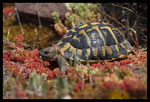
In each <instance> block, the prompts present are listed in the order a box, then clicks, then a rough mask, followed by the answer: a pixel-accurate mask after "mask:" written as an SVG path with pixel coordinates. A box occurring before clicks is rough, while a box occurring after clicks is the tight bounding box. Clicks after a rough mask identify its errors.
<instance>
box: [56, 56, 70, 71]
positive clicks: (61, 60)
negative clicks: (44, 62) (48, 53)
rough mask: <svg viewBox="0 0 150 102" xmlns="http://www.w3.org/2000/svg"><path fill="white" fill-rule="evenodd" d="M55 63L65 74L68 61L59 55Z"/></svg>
mask: <svg viewBox="0 0 150 102" xmlns="http://www.w3.org/2000/svg"><path fill="white" fill-rule="evenodd" d="M57 62H58V65H59V68H60V70H61V71H62V72H65V70H66V69H67V68H68V67H69V63H68V61H67V60H66V59H65V58H64V57H63V56H61V55H59V56H58V60H57Z"/></svg>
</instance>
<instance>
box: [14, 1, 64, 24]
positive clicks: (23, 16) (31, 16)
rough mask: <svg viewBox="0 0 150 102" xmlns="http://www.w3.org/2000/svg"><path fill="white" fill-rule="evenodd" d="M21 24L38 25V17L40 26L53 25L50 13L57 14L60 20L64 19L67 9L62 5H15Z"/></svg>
mask: <svg viewBox="0 0 150 102" xmlns="http://www.w3.org/2000/svg"><path fill="white" fill-rule="evenodd" d="M15 7H16V8H17V11H18V14H19V17H20V20H21V22H23V23H28V22H30V23H34V24H36V25H39V19H38V15H39V17H40V20H41V25H44V26H50V24H52V23H54V22H53V19H52V16H51V13H53V12H58V13H59V15H60V19H61V20H64V19H65V12H66V10H67V7H66V6H65V4H64V3H15Z"/></svg>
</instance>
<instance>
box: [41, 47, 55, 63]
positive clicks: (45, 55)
mask: <svg viewBox="0 0 150 102" xmlns="http://www.w3.org/2000/svg"><path fill="white" fill-rule="evenodd" d="M39 56H41V57H42V59H43V60H45V61H55V60H56V59H57V56H58V51H57V47H56V46H55V45H53V46H51V47H47V48H44V49H41V50H40V52H39Z"/></svg>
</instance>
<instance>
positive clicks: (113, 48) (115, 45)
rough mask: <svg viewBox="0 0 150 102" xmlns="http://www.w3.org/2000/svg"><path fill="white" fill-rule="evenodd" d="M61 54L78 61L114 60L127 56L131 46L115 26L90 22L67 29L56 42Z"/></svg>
mask: <svg viewBox="0 0 150 102" xmlns="http://www.w3.org/2000/svg"><path fill="white" fill-rule="evenodd" d="M56 45H57V47H58V50H59V52H60V54H61V55H62V56H64V57H65V58H66V59H71V60H73V58H74V57H73V56H74V54H75V52H76V57H77V58H78V59H79V60H80V61H85V60H86V59H87V58H86V56H87V55H88V59H89V60H90V61H91V62H95V61H98V60H115V59H118V58H125V57H127V55H128V53H129V52H131V49H132V46H131V45H130V43H129V42H128V41H127V40H126V39H125V38H124V37H123V35H122V33H121V32H120V31H119V30H118V29H117V28H115V27H113V26H112V25H110V24H107V23H104V22H91V23H86V24H84V25H80V26H77V27H75V28H73V29H72V30H69V31H68V32H67V33H66V34H65V35H64V36H63V38H62V39H61V40H60V41H59V42H58V43H57V44H56Z"/></svg>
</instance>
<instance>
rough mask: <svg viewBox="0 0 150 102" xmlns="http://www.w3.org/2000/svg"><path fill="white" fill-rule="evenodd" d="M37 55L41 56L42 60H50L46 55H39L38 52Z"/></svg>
mask: <svg viewBox="0 0 150 102" xmlns="http://www.w3.org/2000/svg"><path fill="white" fill-rule="evenodd" d="M39 56H40V57H41V58H42V60H44V61H50V59H49V57H47V56H43V55H40V54H39Z"/></svg>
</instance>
